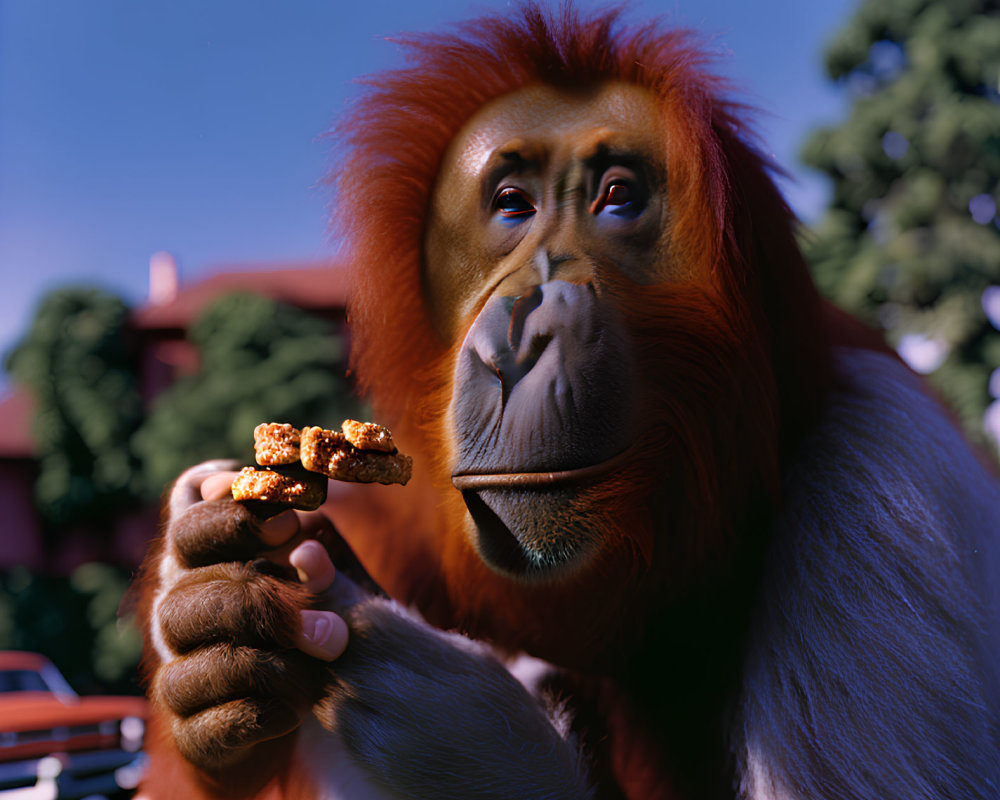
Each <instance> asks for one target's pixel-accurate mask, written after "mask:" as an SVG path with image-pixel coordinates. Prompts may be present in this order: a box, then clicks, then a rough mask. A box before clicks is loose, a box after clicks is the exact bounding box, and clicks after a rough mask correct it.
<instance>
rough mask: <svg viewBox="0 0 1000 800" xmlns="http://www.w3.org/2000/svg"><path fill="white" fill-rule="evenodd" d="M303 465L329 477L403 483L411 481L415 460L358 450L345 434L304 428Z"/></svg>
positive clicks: (358, 481)
mask: <svg viewBox="0 0 1000 800" xmlns="http://www.w3.org/2000/svg"><path fill="white" fill-rule="evenodd" d="M299 452H300V455H301V457H302V466H304V467H305V468H306V469H307V470H310V471H313V472H320V473H322V474H323V475H326V476H327V477H328V478H333V479H334V480H338V481H353V482H356V483H386V484H389V483H401V484H405V483H406V482H407V481H408V480H409V479H410V474H411V472H412V470H413V459H412V458H410V456H407V455H403V454H402V453H400V452H398V451H397V452H392V453H388V452H381V451H377V450H358V449H357V448H356V447H354V445H352V444H351V443H350V442H349V441H348V440H347V437H346V436H345V435H344V434H343V433H338V432H337V431H330V430H324V429H323V428H318V427H310V428H303V429H302V438H301V442H300V451H299Z"/></svg>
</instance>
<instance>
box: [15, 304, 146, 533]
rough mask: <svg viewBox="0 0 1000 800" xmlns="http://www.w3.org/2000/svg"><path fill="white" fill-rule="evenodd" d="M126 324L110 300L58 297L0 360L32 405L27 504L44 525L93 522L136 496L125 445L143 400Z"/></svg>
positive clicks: (124, 312)
mask: <svg viewBox="0 0 1000 800" xmlns="http://www.w3.org/2000/svg"><path fill="white" fill-rule="evenodd" d="M127 322H128V307H127V306H126V305H125V303H124V302H123V301H122V300H121V299H120V298H118V297H115V296H114V295H111V294H109V293H107V292H104V291H102V290H100V289H93V288H69V289H60V290H57V291H54V292H51V293H50V294H48V295H47V296H46V297H45V299H44V300H43V301H42V303H41V305H40V306H39V308H38V311H37V313H36V315H35V318H34V321H33V323H32V325H31V328H30V330H29V331H28V334H27V335H26V336H25V338H24V339H23V340H22V341H21V342H20V343H19V344H18V345H17V347H16V348H15V349H14V350H13V351H12V352H11V354H10V355H9V356H8V358H7V363H6V368H7V371H8V372H9V373H10V375H11V377H12V378H13V379H14V380H15V381H16V382H19V383H21V384H24V385H26V386H27V387H29V389H30V390H31V393H32V396H33V398H34V401H35V417H34V423H33V428H32V430H33V434H34V438H35V441H36V443H37V458H38V465H39V476H38V481H37V483H36V487H35V491H36V502H37V505H38V509H39V512H40V513H41V515H42V516H43V518H44V519H46V520H47V521H48V522H49V523H51V524H53V525H64V524H66V523H68V522H81V521H90V520H97V519H102V518H104V517H106V516H108V515H109V514H111V513H113V512H114V511H116V510H118V509H120V508H121V507H122V505H124V504H127V503H129V502H131V501H132V499H133V498H134V497H135V492H136V490H137V488H138V486H139V484H138V481H137V479H136V476H137V474H138V468H137V467H138V465H137V462H136V460H135V457H134V456H133V454H132V452H131V450H130V448H129V439H130V437H131V435H132V433H133V431H134V430H135V429H136V428H137V427H138V426H139V423H140V422H141V419H142V402H141V398H140V395H139V390H138V386H137V380H136V368H137V362H136V354H135V351H134V349H133V347H132V346H131V345H130V337H129V335H128V330H127Z"/></svg>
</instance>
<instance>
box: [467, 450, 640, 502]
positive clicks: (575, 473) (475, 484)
mask: <svg viewBox="0 0 1000 800" xmlns="http://www.w3.org/2000/svg"><path fill="white" fill-rule="evenodd" d="M628 461H629V450H628V449H626V450H624V451H622V452H621V453H619V454H618V455H616V456H612V457H611V458H609V459H608V460H607V461H602V462H601V463H600V464H591V465H590V466H587V467H578V468H577V469H564V470H554V471H541V472H485V473H469V472H466V473H460V474H454V475H452V476H451V482H452V484H454V486H455V488H456V489H458V490H459V491H462V492H465V491H478V490H481V489H543V488H550V487H556V486H568V485H572V484H577V483H586V482H588V481H592V480H594V479H596V478H601V477H604V476H605V475H607V474H610V473H612V472H615V471H616V470H618V469H620V468H621V467H622V466H624V465H625V464H626V463H628Z"/></svg>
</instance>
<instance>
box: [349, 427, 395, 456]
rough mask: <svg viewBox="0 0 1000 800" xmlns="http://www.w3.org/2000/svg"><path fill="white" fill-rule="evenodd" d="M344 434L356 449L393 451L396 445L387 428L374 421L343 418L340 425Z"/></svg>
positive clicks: (381, 451) (382, 451)
mask: <svg viewBox="0 0 1000 800" xmlns="http://www.w3.org/2000/svg"><path fill="white" fill-rule="evenodd" d="M340 429H341V430H342V431H343V433H344V436H345V437H346V438H347V441H349V442H350V443H351V444H352V445H354V446H355V447H356V448H357V449H358V450H377V451H378V452H380V453H395V452H396V445H395V443H394V442H393V441H392V434H391V433H390V432H389V429H388V428H386V427H384V426H382V425H378V424H376V423H374V422H358V421H357V420H356V419H345V420H344V422H343V424H342V425H341V426H340Z"/></svg>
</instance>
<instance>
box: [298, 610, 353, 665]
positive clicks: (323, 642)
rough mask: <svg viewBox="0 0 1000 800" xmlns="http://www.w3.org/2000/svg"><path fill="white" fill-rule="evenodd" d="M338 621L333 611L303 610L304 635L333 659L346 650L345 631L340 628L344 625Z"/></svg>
mask: <svg viewBox="0 0 1000 800" xmlns="http://www.w3.org/2000/svg"><path fill="white" fill-rule="evenodd" d="M338 621H339V620H337V618H336V615H335V614H333V612H331V611H311V610H305V611H303V612H302V635H303V636H304V637H305V638H306V639H308V640H309V641H310V642H311V643H312V644H313V646H314V647H316V648H318V649H319V650H320V651H321V652H322V654H323V655H325V656H326V657H328V658H331V659H332V658H336V657H337V656H339V655H340V654H341V653H342V652H344V646H345V644H346V641H345V637H344V635H343V634H344V632H343V631H341V630H339V628H340V627H342V625H341V626H338V624H337V622H338ZM316 655H319V653H317V654H316Z"/></svg>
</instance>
